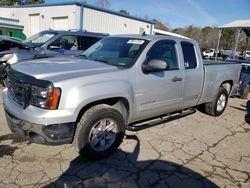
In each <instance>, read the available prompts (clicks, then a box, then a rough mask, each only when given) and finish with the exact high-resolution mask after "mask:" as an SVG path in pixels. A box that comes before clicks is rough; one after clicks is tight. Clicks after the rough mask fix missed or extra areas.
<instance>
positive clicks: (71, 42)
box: [48, 35, 79, 50]
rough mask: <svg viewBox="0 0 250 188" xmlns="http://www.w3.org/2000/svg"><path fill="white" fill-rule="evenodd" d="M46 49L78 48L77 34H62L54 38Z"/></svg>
mask: <svg viewBox="0 0 250 188" xmlns="http://www.w3.org/2000/svg"><path fill="white" fill-rule="evenodd" d="M48 49H50V50H53V49H54V50H56V49H63V50H79V47H78V42H77V36H75V35H65V36H62V37H60V38H58V39H56V40H55V41H54V42H52V43H51V44H50V45H49V46H48Z"/></svg>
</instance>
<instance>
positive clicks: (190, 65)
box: [181, 41, 197, 69]
mask: <svg viewBox="0 0 250 188" xmlns="http://www.w3.org/2000/svg"><path fill="white" fill-rule="evenodd" d="M181 48H182V53H183V58H184V66H185V69H195V68H196V67H197V59H196V54H195V49H194V45H193V44H192V43H190V42H186V41H182V42H181Z"/></svg>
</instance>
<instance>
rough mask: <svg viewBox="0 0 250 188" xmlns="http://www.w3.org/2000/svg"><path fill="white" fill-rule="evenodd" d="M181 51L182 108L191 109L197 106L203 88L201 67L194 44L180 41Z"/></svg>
mask: <svg viewBox="0 0 250 188" xmlns="http://www.w3.org/2000/svg"><path fill="white" fill-rule="evenodd" d="M181 49H182V54H183V61H184V67H185V71H184V87H183V102H182V103H181V107H182V108H188V107H193V106H195V105H196V104H197V102H198V100H199V97H200V95H201V92H202V86H203V79H204V78H203V75H204V71H203V66H202V64H201V63H202V62H199V61H200V60H199V58H198V55H199V54H198V53H199V52H197V50H196V48H195V46H194V44H192V43H191V42H186V41H182V42H181Z"/></svg>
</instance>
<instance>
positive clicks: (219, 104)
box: [205, 87, 228, 116]
mask: <svg viewBox="0 0 250 188" xmlns="http://www.w3.org/2000/svg"><path fill="white" fill-rule="evenodd" d="M227 102H228V92H227V90H226V89H225V88H223V87H220V88H219V92H218V93H217V96H216V98H215V99H214V100H213V101H212V102H209V103H206V104H205V112H206V113H207V114H209V115H211V116H220V115H221V114H222V113H223V112H224V110H225V109H226V106H227Z"/></svg>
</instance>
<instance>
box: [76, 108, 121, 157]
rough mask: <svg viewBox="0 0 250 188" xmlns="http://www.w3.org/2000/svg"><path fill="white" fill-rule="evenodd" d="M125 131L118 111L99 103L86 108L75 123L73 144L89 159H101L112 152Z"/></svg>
mask: <svg viewBox="0 0 250 188" xmlns="http://www.w3.org/2000/svg"><path fill="white" fill-rule="evenodd" d="M124 133H125V123H124V119H123V117H122V115H121V113H120V112H119V111H117V110H116V109H114V108H112V107H111V106H109V105H105V104H101V105H97V106H94V107H92V108H90V109H89V110H87V111H86V112H85V113H84V115H83V116H82V118H81V120H80V121H79V123H78V124H77V128H76V133H75V137H74V141H73V144H74V146H75V147H76V149H77V150H78V151H79V153H80V154H82V155H84V156H86V157H87V158H89V159H101V158H103V157H105V156H107V155H109V154H111V153H112V152H114V151H115V150H116V149H117V148H118V147H119V145H120V143H121V142H122V139H123V136H124Z"/></svg>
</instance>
